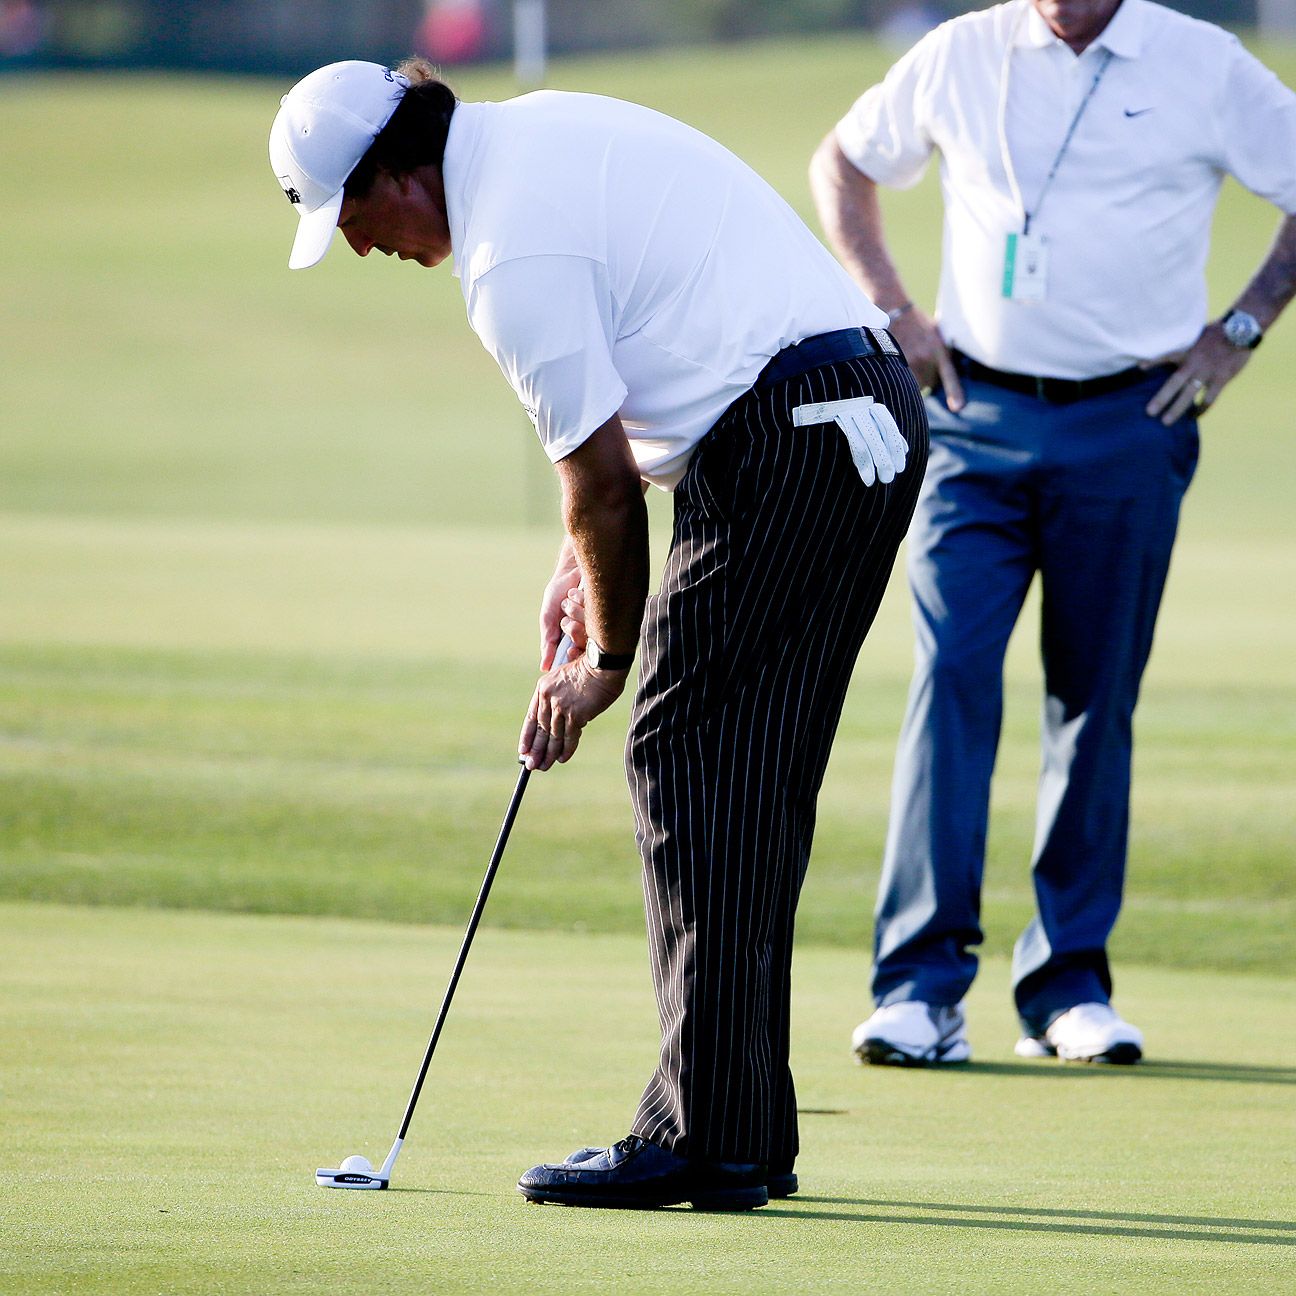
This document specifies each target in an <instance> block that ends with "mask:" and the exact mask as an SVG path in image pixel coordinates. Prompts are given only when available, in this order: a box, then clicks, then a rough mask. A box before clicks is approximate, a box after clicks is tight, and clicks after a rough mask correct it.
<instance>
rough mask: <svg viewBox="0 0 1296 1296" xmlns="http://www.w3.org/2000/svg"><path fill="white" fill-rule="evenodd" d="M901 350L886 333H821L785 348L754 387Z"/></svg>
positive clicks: (852, 330)
mask: <svg viewBox="0 0 1296 1296" xmlns="http://www.w3.org/2000/svg"><path fill="white" fill-rule="evenodd" d="M899 354H900V348H899V347H898V346H896V344H895V339H894V338H893V337H892V336H891V334H890V333H888V332H887V331H886V329H874V328H849V329H838V330H837V331H836V332H835V333H818V334H816V335H815V336H814V337H808V338H803V339H802V340H801V341H800V342H793V343H792V345H791V346H788V347H784V348H783V350H782V351H780V352H779V353H778V355H776V356H775V357H774V358H773V359H772V360H771V361H770V362H769V364H767V365H766V366H765V368H764V369H762V370H761V371H760V375H759V377H758V378H757V379H756V382H755V384H754V386H756V387H770V386H772V385H773V384H774V383H776V382H786V381H787V379H789V378H799V377H800V376H801V375H802V374H803V373H809V372H810V370H811V369H822V368H823V367H824V365H830V364H838V363H839V362H840V361H842V360H855V359H858V358H859V357H860V356H898V355H899Z"/></svg>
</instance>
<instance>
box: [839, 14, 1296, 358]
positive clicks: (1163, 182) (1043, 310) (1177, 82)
mask: <svg viewBox="0 0 1296 1296" xmlns="http://www.w3.org/2000/svg"><path fill="white" fill-rule="evenodd" d="M1104 63H1106V69H1105V71H1103V74H1102V79H1101V80H1100V81H1099V83H1098V86H1097V89H1096V90H1094V92H1093V95H1092V97H1091V98H1090V99H1089V102H1088V105H1087V107H1086V108H1085V111H1084V114H1083V116H1082V117H1081V118H1080V121H1079V124H1078V125H1077V127H1076V130H1075V133H1074V136H1073V137H1072V139H1071V142H1070V145H1069V147H1068V148H1067V150H1066V152H1065V154H1064V155H1063V157H1062V160H1061V162H1060V164H1059V166H1058V170H1057V173H1056V176H1055V178H1054V180H1053V182H1052V185H1051V186H1050V187H1049V189H1048V192H1047V194H1046V195H1045V198H1044V201H1043V204H1042V206H1041V205H1039V204H1038V196H1039V194H1040V192H1041V190H1042V189H1043V187H1044V183H1045V179H1046V177H1047V175H1048V173H1049V170H1050V168H1051V166H1052V164H1053V161H1054V159H1055V158H1056V157H1057V154H1058V150H1059V148H1060V146H1061V144H1062V142H1063V139H1064V137H1065V136H1066V133H1067V129H1068V127H1069V126H1070V125H1071V122H1072V120H1073V119H1074V117H1075V114H1076V110H1077V108H1078V107H1079V105H1080V103H1081V102H1082V100H1083V99H1084V97H1085V95H1086V93H1087V92H1088V91H1089V89H1090V87H1091V85H1092V84H1093V80H1094V77H1095V75H1096V74H1097V73H1098V72H1099V70H1100V68H1102V65H1103V64H1104ZM836 137H837V142H838V144H839V145H840V146H841V149H842V152H843V153H844V154H845V155H846V156H847V157H848V158H849V159H850V160H851V162H853V163H854V165H855V166H857V167H858V168H859V169H860V171H862V172H863V173H864V174H865V175H867V176H869V177H870V178H871V179H873V180H875V181H877V182H878V183H880V184H886V185H893V186H898V187H901V188H904V187H907V186H909V185H913V184H915V183H917V181H918V180H919V178H920V177H921V176H922V173H923V171H924V169H925V167H926V165H927V161H928V159H929V158H930V156H931V154H932V152H933V151H937V152H939V154H940V176H941V188H942V192H943V194H944V199H945V231H944V243H943V248H942V263H941V280H940V294H939V299H938V302H937V315H938V318H939V320H940V324H941V331H942V334H943V335H944V336H945V338H946V340H947V341H948V342H950V343H952V344H953V345H954V346H957V347H959V348H960V349H961V350H963V351H965V352H967V353H968V354H969V355H971V356H973V357H974V358H975V359H977V360H980V361H981V362H982V363H983V364H988V365H992V366H994V367H995V368H999V369H1010V370H1015V371H1017V372H1021V373H1032V374H1044V375H1051V376H1055V377H1060V378H1085V377H1092V376H1095V375H1098V374H1104V373H1112V372H1115V371H1117V370H1120V369H1124V368H1127V367H1129V366H1130V365H1133V364H1136V363H1138V362H1139V361H1141V360H1151V359H1155V358H1157V357H1160V356H1163V355H1165V354H1167V353H1169V352H1171V351H1177V350H1180V349H1182V348H1184V347H1187V346H1188V345H1190V344H1191V343H1192V342H1193V340H1194V339H1195V338H1196V337H1197V334H1198V333H1199V332H1200V330H1201V326H1202V324H1203V322H1204V321H1205V318H1206V280H1205V266H1206V257H1207V252H1208V247H1209V239H1210V226H1211V218H1212V215H1213V212H1214V207H1215V201H1216V197H1217V195H1218V193H1219V188H1220V184H1221V181H1222V179H1223V177H1224V175H1225V174H1229V175H1233V176H1235V177H1236V178H1237V179H1238V180H1239V181H1240V182H1241V183H1242V184H1244V185H1245V186H1246V187H1247V188H1248V189H1251V190H1252V191H1253V192H1255V193H1257V194H1259V195H1260V196H1261V197H1263V198H1267V199H1268V200H1269V201H1270V202H1272V203H1274V204H1276V205H1277V206H1278V207H1279V208H1280V209H1281V210H1282V211H1283V212H1286V213H1292V212H1296V95H1293V93H1292V92H1291V91H1290V90H1289V89H1288V88H1287V87H1285V86H1284V85H1283V84H1282V82H1281V81H1279V80H1278V78H1277V77H1276V76H1274V74H1273V73H1272V72H1270V71H1269V70H1268V69H1267V68H1265V67H1264V66H1263V65H1262V64H1261V63H1259V62H1258V61H1257V60H1256V59H1255V58H1253V57H1252V56H1251V55H1250V54H1248V53H1247V52H1246V50H1244V49H1243V48H1242V46H1241V45H1240V44H1239V43H1238V41H1237V39H1236V38H1235V37H1233V36H1231V35H1230V34H1228V33H1227V32H1225V31H1223V30H1221V29H1220V28H1218V27H1215V26H1212V25H1211V24H1209V23H1204V22H1198V21H1196V20H1194V19H1191V18H1187V17H1185V16H1184V15H1182V14H1180V13H1177V12H1175V11H1173V10H1170V9H1167V8H1165V7H1163V6H1161V5H1157V4H1151V3H1149V2H1148V0H1124V2H1123V3H1122V4H1121V6H1120V8H1119V9H1118V10H1117V11H1116V13H1115V15H1114V17H1113V18H1112V21H1111V22H1110V23H1109V24H1108V25H1107V28H1106V30H1105V31H1104V32H1103V33H1102V35H1101V36H1099V37H1098V39H1097V40H1096V41H1094V42H1093V44H1091V45H1090V46H1089V47H1088V48H1087V49H1086V50H1085V51H1084V53H1083V54H1082V55H1080V56H1079V57H1078V58H1077V57H1076V55H1075V54H1073V53H1072V52H1071V50H1070V49H1069V48H1068V47H1067V46H1066V45H1065V44H1064V43H1063V42H1062V41H1060V40H1058V39H1057V38H1056V37H1055V36H1054V35H1053V33H1052V32H1051V31H1050V30H1049V28H1048V26H1047V24H1046V23H1045V22H1044V20H1043V19H1042V18H1041V17H1040V16H1039V14H1038V12H1037V11H1036V10H1035V8H1034V6H1033V5H1031V4H1030V3H1029V0H1012V3H1009V4H1002V5H998V6H996V7H994V8H992V9H986V10H982V11H980V12H977V13H972V14H967V15H964V16H963V17H960V18H955V19H953V20H952V21H950V22H947V23H944V24H942V25H941V26H940V27H938V28H936V30H935V31H933V32H931V33H930V34H929V35H927V36H926V37H925V38H924V39H923V40H922V41H920V42H919V43H918V44H917V45H916V46H915V47H914V48H913V49H912V50H910V51H909V53H908V54H906V55H905V56H904V57H903V58H902V59H901V60H900V61H899V62H898V63H897V64H896V65H895V66H894V67H893V68H892V69H891V71H890V72H889V73H888V74H887V77H886V79H885V80H884V81H883V82H882V84H880V85H876V86H873V87H872V88H871V89H869V90H868V91H866V92H865V94H864V95H863V96H862V97H861V98H860V99H859V100H858V102H856V104H855V105H854V107H852V108H851V110H850V112H849V113H847V114H846V116H845V117H844V118H843V119H842V120H841V121H840V122H839V123H838V125H837V132H836ZM1026 211H1031V212H1032V220H1031V233H1032V234H1036V233H1037V234H1039V235H1040V236H1042V238H1043V240H1044V245H1045V248H1046V253H1047V278H1046V284H1045V296H1044V298H1043V300H1041V301H1019V300H1010V299H1006V298H1005V297H1004V296H1003V281H1004V260H1005V245H1006V241H1007V235H1008V234H1009V233H1012V232H1020V231H1022V229H1023V223H1024V218H1025V212H1026Z"/></svg>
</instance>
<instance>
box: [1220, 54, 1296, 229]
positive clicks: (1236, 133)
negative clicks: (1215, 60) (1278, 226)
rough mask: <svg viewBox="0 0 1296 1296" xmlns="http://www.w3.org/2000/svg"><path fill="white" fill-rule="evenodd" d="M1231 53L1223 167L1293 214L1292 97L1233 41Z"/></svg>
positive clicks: (1295, 127)
mask: <svg viewBox="0 0 1296 1296" xmlns="http://www.w3.org/2000/svg"><path fill="white" fill-rule="evenodd" d="M1231 55H1232V57H1231V61H1230V66H1229V70H1228V75H1227V77H1226V78H1225V80H1224V93H1223V101H1222V103H1221V105H1220V117H1219V119H1218V120H1219V137H1220V140H1221V148H1222V151H1223V158H1222V166H1223V169H1224V170H1225V171H1227V172H1228V173H1229V174H1230V175H1231V176H1233V177H1234V178H1235V179H1236V180H1237V181H1238V182H1239V183H1240V184H1244V185H1245V186H1246V187H1247V188H1248V189H1250V190H1251V192H1252V193H1254V194H1258V195H1259V196H1260V197H1261V198H1266V199H1268V200H1269V201H1270V202H1271V203H1273V204H1274V205H1275V206H1277V207H1280V208H1281V209H1282V210H1283V211H1284V212H1286V213H1287V214H1288V215H1292V214H1296V94H1294V93H1293V92H1292V91H1291V90H1290V89H1289V88H1288V87H1287V86H1285V85H1284V84H1283V83H1282V82H1281V81H1280V80H1279V79H1278V77H1277V76H1275V75H1274V74H1273V73H1272V72H1271V71H1270V70H1269V69H1268V68H1267V67H1265V65H1264V64H1263V63H1261V62H1260V60H1259V59H1257V58H1256V57H1255V56H1254V55H1253V54H1250V53H1249V52H1248V51H1247V50H1246V49H1244V48H1243V47H1242V45H1241V43H1240V42H1239V41H1237V40H1236V38H1234V39H1233V40H1232V49H1231Z"/></svg>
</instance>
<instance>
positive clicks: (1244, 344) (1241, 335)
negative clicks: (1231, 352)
mask: <svg viewBox="0 0 1296 1296" xmlns="http://www.w3.org/2000/svg"><path fill="white" fill-rule="evenodd" d="M1220 327H1221V328H1222V329H1223V330H1224V341H1225V342H1227V343H1228V344H1229V346H1231V347H1233V348H1235V349H1236V350H1238V351H1254V350H1255V349H1256V347H1258V346H1259V345H1260V340H1261V339H1262V338H1263V337H1264V329H1262V328H1261V327H1260V321H1259V320H1258V319H1256V317H1255V316H1254V315H1248V314H1247V312H1246V311H1242V310H1231V311H1229V313H1228V314H1227V315H1225V316H1224V318H1223V319H1222V320H1220Z"/></svg>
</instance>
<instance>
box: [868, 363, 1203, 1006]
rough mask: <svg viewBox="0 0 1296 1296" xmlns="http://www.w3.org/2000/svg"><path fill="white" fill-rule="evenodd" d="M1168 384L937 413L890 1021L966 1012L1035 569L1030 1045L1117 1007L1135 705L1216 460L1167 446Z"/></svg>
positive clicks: (932, 413) (923, 515) (1009, 396)
mask: <svg viewBox="0 0 1296 1296" xmlns="http://www.w3.org/2000/svg"><path fill="white" fill-rule="evenodd" d="M1161 381H1162V378H1161V377H1158V376H1149V378H1148V379H1147V381H1146V382H1143V383H1140V384H1138V385H1137V386H1134V387H1131V388H1127V389H1125V390H1123V391H1119V392H1114V393H1110V394H1108V395H1105V396H1099V397H1095V398H1090V399H1087V400H1083V401H1077V402H1075V403H1074V404H1070V405H1055V404H1049V403H1047V402H1044V401H1041V400H1038V399H1036V398H1035V397H1033V396H1025V395H1019V394H1017V393H1014V392H1010V391H1006V390H1004V389H1003V388H1000V387H997V386H992V385H989V384H986V383H981V382H971V381H969V382H968V383H967V385H966V392H967V396H968V403H967V405H966V406H965V407H964V409H963V410H962V411H960V413H958V414H951V413H950V412H949V410H948V409H947V408H946V407H945V404H944V401H943V400H942V399H941V398H940V397H939V395H938V396H935V397H932V398H929V399H928V402H927V413H928V418H929V420H930V423H931V432H932V439H931V457H930V461H929V465H928V470H927V476H926V480H925V482H924V485H923V490H922V495H921V497H920V499H919V502H918V507H917V511H916V512H915V514H914V522H913V527H912V529H911V531H910V534H909V552H908V562H909V581H910V588H911V590H912V594H913V615H914V628H915V633H916V648H915V671H914V677H913V683H912V686H911V689H910V694H909V704H908V710H907V713H906V716H905V721H904V727H903V730H902V733H901V737H900V743H899V749H898V752H897V756H896V766H895V777H894V783H893V789H892V805H891V820H890V826H889V831H888V836H887V846H886V856H885V860H884V864H883V870H882V880H881V885H880V890H879V895H878V903H877V915H876V919H877V921H876V927H875V940H874V957H875V969H874V981H873V991H874V996H875V998H876V999H877V1001H878V1002H879V1003H880V1004H888V1003H896V1002H901V1001H905V1000H913V999H917V1000H925V1001H926V1002H928V1003H934V1004H954V1003H957V1002H958V1001H959V1000H961V999H962V998H963V996H964V994H965V993H966V992H967V990H968V987H969V986H970V985H971V984H972V979H973V977H974V976H975V974H976V969H977V959H976V955H975V953H974V952H973V951H974V947H975V946H977V945H978V944H979V943H980V941H981V939H982V933H981V924H980V910H981V880H982V872H983V866H984V857H985V844H986V830H987V821H988V816H989V797H990V778H991V773H992V771H993V768H994V761H995V751H996V748H997V746H998V742H999V732H1000V724H1001V719H1002V712H1003V660H1004V652H1005V650H1006V648H1007V645H1008V638H1009V635H1010V634H1011V632H1012V629H1013V626H1014V625H1015V623H1016V621H1017V618H1018V615H1019V613H1020V611H1021V608H1022V603H1023V601H1024V599H1025V597H1026V593H1027V590H1028V588H1029V587H1030V584H1031V581H1032V580H1033V578H1034V576H1035V574H1036V573H1037V572H1038V573H1039V576H1040V584H1041V594H1042V627H1041V636H1040V652H1041V656H1042V659H1043V666H1044V687H1045V697H1044V709H1043V717H1042V760H1041V770H1040V782H1039V792H1038V802H1037V814H1036V835H1035V848H1034V857H1033V860H1032V868H1033V875H1034V885H1035V897H1036V912H1035V915H1034V917H1033V918H1032V919H1031V921H1030V923H1029V925H1028V926H1027V927H1026V929H1025V931H1024V932H1023V933H1022V934H1021V937H1020V938H1019V939H1018V941H1017V945H1016V948H1015V950H1014V955H1013V986H1014V995H1015V998H1016V1002H1017V1009H1018V1013H1019V1014H1020V1016H1021V1019H1022V1022H1023V1025H1024V1026H1025V1027H1026V1028H1027V1029H1028V1030H1030V1031H1034V1032H1038V1031H1042V1030H1043V1029H1044V1028H1045V1027H1046V1026H1047V1025H1048V1024H1049V1023H1050V1022H1051V1021H1052V1020H1053V1018H1055V1017H1057V1016H1058V1015H1059V1014H1060V1013H1062V1012H1064V1011H1066V1009H1067V1008H1070V1007H1073V1006H1074V1005H1075V1004H1077V1003H1086V1002H1094V1001H1096V1002H1105V1001H1107V1000H1108V999H1109V997H1110V994H1111V971H1110V968H1109V966H1108V961H1107V953H1106V945H1107V939H1108V936H1109V935H1110V933H1111V930H1112V927H1113V926H1114V924H1115V922H1116V918H1117V915H1118V913H1119V911H1120V904H1121V895H1122V890H1123V886H1124V878H1125V860H1126V842H1127V837H1128V826H1129V792H1130V762H1131V754H1132V721H1133V715H1134V706H1135V702H1136V701H1137V698H1138V692H1139V683H1140V679H1141V677H1142V674H1143V669H1144V667H1145V666H1146V664H1147V660H1148V654H1149V652H1150V651H1151V647H1152V633H1153V627H1154V626H1155V623H1156V615H1157V609H1158V607H1159V605H1160V601H1161V594H1162V590H1163V588H1164V585H1165V578H1166V573H1167V570H1168V568H1169V563H1170V551H1171V548H1172V546H1173V543H1174V537H1175V531H1176V528H1177V525H1178V518H1179V506H1180V503H1181V501H1182V499H1183V496H1184V492H1185V491H1186V490H1187V488H1188V484H1189V482H1190V480H1191V478H1192V475H1193V471H1194V469H1195V467H1196V463H1197V454H1198V437H1197V426H1196V420H1195V419H1194V418H1191V417H1189V418H1185V419H1182V420H1181V421H1180V422H1179V423H1178V424H1177V425H1176V426H1174V427H1172V428H1165V427H1163V426H1162V425H1161V424H1160V423H1159V422H1157V421H1156V420H1154V419H1151V418H1148V417H1147V416H1146V415H1145V414H1144V412H1143V410H1144V407H1145V405H1146V404H1147V402H1148V400H1149V399H1150V398H1151V396H1152V394H1153V393H1154V392H1155V391H1156V389H1157V387H1158V385H1159V384H1160V382H1161Z"/></svg>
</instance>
